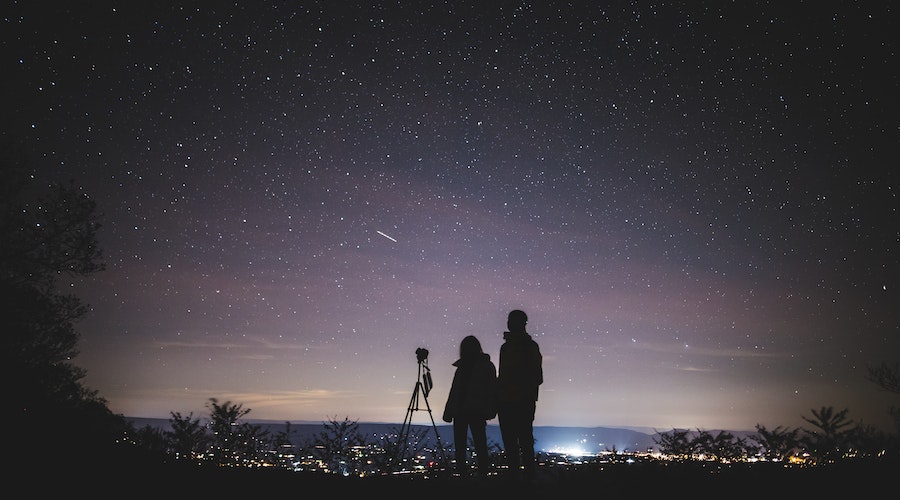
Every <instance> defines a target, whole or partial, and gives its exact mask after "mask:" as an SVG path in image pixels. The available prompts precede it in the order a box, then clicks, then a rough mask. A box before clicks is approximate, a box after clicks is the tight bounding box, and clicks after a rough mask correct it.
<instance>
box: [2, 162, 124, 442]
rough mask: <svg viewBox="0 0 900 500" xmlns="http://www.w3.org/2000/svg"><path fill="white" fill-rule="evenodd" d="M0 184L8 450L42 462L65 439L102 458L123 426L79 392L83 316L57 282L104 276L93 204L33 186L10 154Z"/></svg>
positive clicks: (67, 191)
mask: <svg viewBox="0 0 900 500" xmlns="http://www.w3.org/2000/svg"><path fill="white" fill-rule="evenodd" d="M0 177H2V178H3V181H4V182H3V183H2V187H0V240H2V242H3V244H2V245H0V314H2V318H3V321H4V334H3V335H2V336H0V356H2V357H0V364H2V365H3V367H4V368H5V369H6V370H7V376H6V377H3V380H4V384H5V386H4V389H5V391H4V393H5V394H6V395H7V397H8V399H9V400H10V401H11V402H12V411H11V412H9V413H8V415H7V417H8V418H9V419H10V420H9V422H8V428H10V429H15V432H14V433H13V436H11V438H10V440H9V441H8V445H9V446H11V449H10V451H13V452H15V453H18V454H19V457H22V456H23V455H22V454H43V453H45V452H46V451H47V450H46V449H45V448H47V447H50V446H53V445H54V443H55V440H56V437H57V436H58V435H60V434H62V435H65V436H67V439H68V440H69V441H68V446H69V447H70V448H72V449H75V450H79V451H81V452H83V453H88V452H91V453H96V454H97V455H99V456H103V455H104V454H106V453H108V452H109V451H110V449H111V448H118V445H117V444H116V443H118V442H122V437H123V436H124V435H125V433H126V432H127V431H128V425H127V423H126V421H125V420H124V418H122V417H121V416H118V415H114V414H113V413H112V412H110V411H109V409H108V408H107V402H106V400H104V399H103V398H101V397H99V395H98V394H97V392H96V391H93V390H90V389H88V388H87V387H86V386H84V385H83V384H82V380H83V378H84V377H85V375H86V372H85V370H84V369H83V368H80V367H78V366H76V365H75V364H74V363H73V359H74V358H76V357H77V355H78V348H77V346H78V341H79V340H80V335H79V334H78V332H77V331H76V329H75V323H76V322H77V321H79V320H80V319H81V318H82V317H83V316H84V315H85V314H86V313H87V311H88V308H87V306H86V305H85V304H82V302H81V300H80V299H79V298H78V297H76V296H74V295H71V294H66V293H61V292H60V290H61V289H63V286H61V284H60V283H59V280H60V279H61V278H63V277H66V276H69V277H78V276H86V275H89V274H91V273H95V272H97V271H101V270H103V268H104V265H103V263H102V260H101V257H102V254H101V251H100V249H99V246H98V244H97V231H98V230H99V228H100V224H99V222H98V216H97V215H96V204H95V202H94V201H93V200H92V199H90V198H89V197H88V196H87V195H86V194H85V193H84V192H82V191H81V190H80V189H79V188H77V187H76V186H75V185H74V184H73V183H68V184H62V183H56V184H54V185H52V186H50V187H47V186H45V185H40V184H38V183H37V181H36V180H35V179H34V177H33V176H32V175H31V174H30V172H28V171H27V169H26V168H25V167H24V165H23V164H22V163H21V162H17V161H16V159H15V157H14V156H13V155H4V156H3V159H2V160H0ZM48 429H53V430H54V434H48V433H47V430H48Z"/></svg>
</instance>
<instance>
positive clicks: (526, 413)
mask: <svg viewBox="0 0 900 500" xmlns="http://www.w3.org/2000/svg"><path fill="white" fill-rule="evenodd" d="M534 411H535V403H534V402H531V404H530V405H528V407H527V408H523V411H522V422H521V433H520V434H519V446H520V448H521V451H522V468H523V469H524V471H525V478H526V479H534V477H535V464H534Z"/></svg>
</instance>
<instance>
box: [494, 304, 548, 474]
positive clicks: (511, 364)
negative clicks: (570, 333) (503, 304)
mask: <svg viewBox="0 0 900 500" xmlns="http://www.w3.org/2000/svg"><path fill="white" fill-rule="evenodd" d="M527 323H528V316H527V315H526V314H525V312H524V311H521V310H518V309H516V310H513V311H510V313H509V317H508V318H507V322H506V325H507V328H508V329H509V331H507V332H504V333H503V344H502V345H501V346H500V360H499V364H500V366H499V368H498V373H497V382H498V385H499V399H500V404H499V412H498V414H497V417H498V419H499V423H500V436H501V438H502V439H503V447H504V448H505V450H506V457H507V460H508V465H509V470H510V473H511V474H512V475H513V477H516V476H517V475H518V474H519V469H520V468H521V469H522V471H523V472H524V474H525V479H527V480H529V481H531V480H534V478H535V464H534V412H535V409H536V407H537V400H538V387H539V386H540V385H541V384H542V383H543V382H544V371H543V366H542V364H543V357H542V356H541V350H540V348H539V347H538V344H537V342H535V341H534V339H532V338H531V335H529V334H528V332H526V331H525V325H526V324H527Z"/></svg>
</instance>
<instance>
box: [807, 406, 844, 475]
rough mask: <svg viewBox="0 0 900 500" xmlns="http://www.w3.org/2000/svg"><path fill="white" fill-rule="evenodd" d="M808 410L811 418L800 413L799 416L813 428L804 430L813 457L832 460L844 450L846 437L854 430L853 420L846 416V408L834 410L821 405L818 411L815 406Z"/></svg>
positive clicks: (827, 460) (826, 460)
mask: <svg viewBox="0 0 900 500" xmlns="http://www.w3.org/2000/svg"><path fill="white" fill-rule="evenodd" d="M810 411H811V412H812V414H813V418H810V417H806V416H802V415H801V418H803V420H805V421H806V422H809V423H810V424H812V425H813V426H814V427H815V428H814V429H812V430H806V435H805V436H804V438H805V439H804V440H805V442H806V444H807V445H808V446H809V447H810V452H811V453H812V455H813V457H814V458H815V459H817V460H822V461H825V462H832V461H834V460H836V459H837V458H839V457H840V456H841V453H842V452H843V451H844V450H845V447H846V445H847V441H848V437H850V436H851V435H852V432H853V430H854V428H853V427H852V426H853V425H854V422H853V420H850V419H848V418H847V413H848V410H847V408H844V409H843V410H840V411H838V412H835V411H834V407H831V406H823V407H822V408H821V409H819V411H816V410H815V408H813V409H812V410H810Z"/></svg>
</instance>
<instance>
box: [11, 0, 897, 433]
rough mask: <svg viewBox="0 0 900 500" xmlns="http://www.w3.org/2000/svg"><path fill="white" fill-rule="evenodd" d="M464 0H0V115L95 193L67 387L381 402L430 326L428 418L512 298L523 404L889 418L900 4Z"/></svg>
mask: <svg viewBox="0 0 900 500" xmlns="http://www.w3.org/2000/svg"><path fill="white" fill-rule="evenodd" d="M151 4H152V5H151ZM373 4H375V3H374V2H373ZM462 4H465V5H462ZM468 5H469V3H468V2H465V3H461V2H381V3H379V5H377V6H373V5H369V3H355V2H349V3H348V2H228V3H226V2H204V3H193V2H187V3H185V2H151V3H150V4H147V5H144V4H143V3H140V2H138V3H135V2H90V3H86V4H84V5H80V4H71V3H67V4H47V3H43V2H41V3H35V2H12V3H11V5H8V6H7V9H6V12H5V13H4V16H3V25H4V26H3V35H2V39H3V47H2V53H3V60H2V64H3V70H4V79H5V80H6V82H5V85H6V86H7V92H6V95H7V99H5V102H4V104H3V107H4V110H5V111H4V116H5V119H4V125H3V130H4V135H5V140H9V141H12V142H14V143H16V144H21V145H23V146H24V148H25V149H26V154H27V159H28V162H29V164H30V166H32V167H34V168H35V170H36V173H37V175H38V176H39V178H41V179H43V180H47V181H50V180H61V181H67V180H69V179H72V180H73V181H74V182H75V183H76V184H77V185H78V186H80V187H83V189H84V191H85V192H86V193H88V194H89V195H90V196H91V197H92V198H93V199H94V200H95V201H97V203H98V211H99V212H100V213H101V222H102V224H103V227H102V229H101V233H100V243H101V246H102V248H103V251H104V255H105V261H106V263H107V270H106V271H104V272H101V273H98V274H96V275H93V276H91V277H89V278H88V279H84V280H80V279H79V280H75V281H72V282H71V283H69V282H68V281H67V282H65V285H66V286H69V288H70V289H71V290H72V291H73V292H74V293H75V294H77V295H78V296H79V297H81V298H82V299H83V300H84V301H85V302H87V303H89V304H90V306H91V312H90V314H89V315H88V316H87V318H86V319H85V320H84V321H82V322H81V323H79V331H80V332H81V335H82V339H81V343H80V351H81V353H80V355H79V357H78V358H77V359H76V360H75V362H76V364H78V365H79V366H82V367H84V368H85V369H87V371H88V375H87V377H86V379H85V383H86V385H88V386H89V387H91V388H93V389H96V390H98V391H99V395H100V396H102V397H104V398H106V399H107V400H108V402H109V406H110V408H111V409H112V410H113V411H114V412H116V413H121V414H124V415H127V416H135V417H160V418H167V417H169V416H170V412H179V413H182V414H184V415H186V414H189V413H194V414H195V415H197V416H205V415H208V411H207V410H206V406H205V405H206V404H207V402H208V400H209V398H217V399H218V400H219V401H220V402H221V401H232V402H234V403H239V404H243V405H244V407H245V408H250V409H251V413H250V414H248V418H259V419H272V420H291V421H300V420H305V421H325V420H328V419H330V418H338V419H343V418H344V417H347V418H350V419H358V420H360V421H367V422H402V421H403V419H404V417H405V415H406V411H407V409H408V406H409V403H410V398H411V396H412V393H413V389H414V386H415V382H416V380H417V376H418V368H419V366H418V364H417V360H416V354H415V351H416V349H417V348H419V347H423V348H426V349H428V350H429V352H430V355H429V358H428V365H429V367H430V369H431V375H432V377H433V380H434V384H435V385H434V390H433V391H432V392H431V394H430V395H429V397H428V403H429V404H430V406H431V409H432V412H433V416H434V418H435V420H436V421H437V422H440V414H441V411H442V409H443V405H444V401H445V399H446V394H447V391H448V389H449V385H450V380H451V378H452V373H453V372H452V369H453V368H452V366H451V363H452V362H453V361H454V360H455V359H456V355H457V353H458V345H459V341H460V340H461V339H462V338H463V337H465V336H466V335H470V334H471V335H475V336H477V337H478V338H479V339H480V340H481V342H482V345H483V347H484V349H485V351H486V352H488V353H489V354H491V357H492V359H493V360H494V361H495V362H497V361H498V359H497V356H498V353H499V349H500V344H501V342H502V333H503V331H504V330H505V326H506V314H507V313H508V312H509V311H510V310H511V309H515V308H519V309H523V310H525V311H526V312H527V313H528V315H529V317H530V321H529V324H528V330H529V332H530V333H531V334H532V335H533V336H534V338H535V339H536V340H537V341H538V343H539V344H540V346H541V350H542V352H543V356H544V379H545V382H544V385H543V386H542V388H541V392H540V401H539V403H538V411H537V417H536V424H537V425H562V426H641V427H653V428H657V429H659V430H667V429H671V428H674V427H679V428H680V427H688V428H701V429H713V428H727V429H752V428H753V426H754V425H755V424H763V425H766V426H767V427H769V428H774V427H775V426H779V425H782V426H799V425H804V422H803V420H802V419H801V416H810V415H811V412H810V411H811V409H819V408H821V407H823V406H833V407H835V408H836V409H842V408H848V409H849V417H850V418H853V419H855V420H857V421H863V422H865V423H869V424H874V425H879V426H887V422H888V416H887V409H888V407H889V406H891V405H897V403H898V402H897V401H896V396H893V395H890V394H887V393H885V392H884V391H881V390H880V389H879V388H878V387H877V386H876V385H874V384H873V383H871V382H869V381H867V380H866V379H865V375H866V366H867V365H870V364H879V363H881V362H883V361H894V360H896V359H897V358H898V355H900V331H898V329H900V328H898V326H900V324H898V314H897V303H898V300H897V291H896V290H897V288H896V287H897V283H898V278H900V273H898V270H900V263H898V250H900V248H898V239H900V226H898V218H897V215H898V214H897V208H898V199H897V194H898V187H900V186H898V174H897V168H896V162H897V152H898V150H897V144H898V142H897V139H898V123H897V118H898V116H900V115H898V104H897V103H898V99H897V90H898V86H897V83H898V82H897V71H896V68H897V67H898V64H897V57H896V44H895V42H894V40H895V39H896V38H895V33H894V31H895V28H896V26H897V24H896V16H895V13H894V9H895V6H893V5H892V4H891V3H890V2H854V3H851V2H777V3H776V2H771V3H769V2H735V3H732V2H641V1H636V2H571V3H561V2H546V3H545V2H506V1H500V2H472V3H471V5H472V6H468ZM475 5H477V6H475ZM414 423H428V415H427V413H425V412H418V413H417V414H415V415H414Z"/></svg>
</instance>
